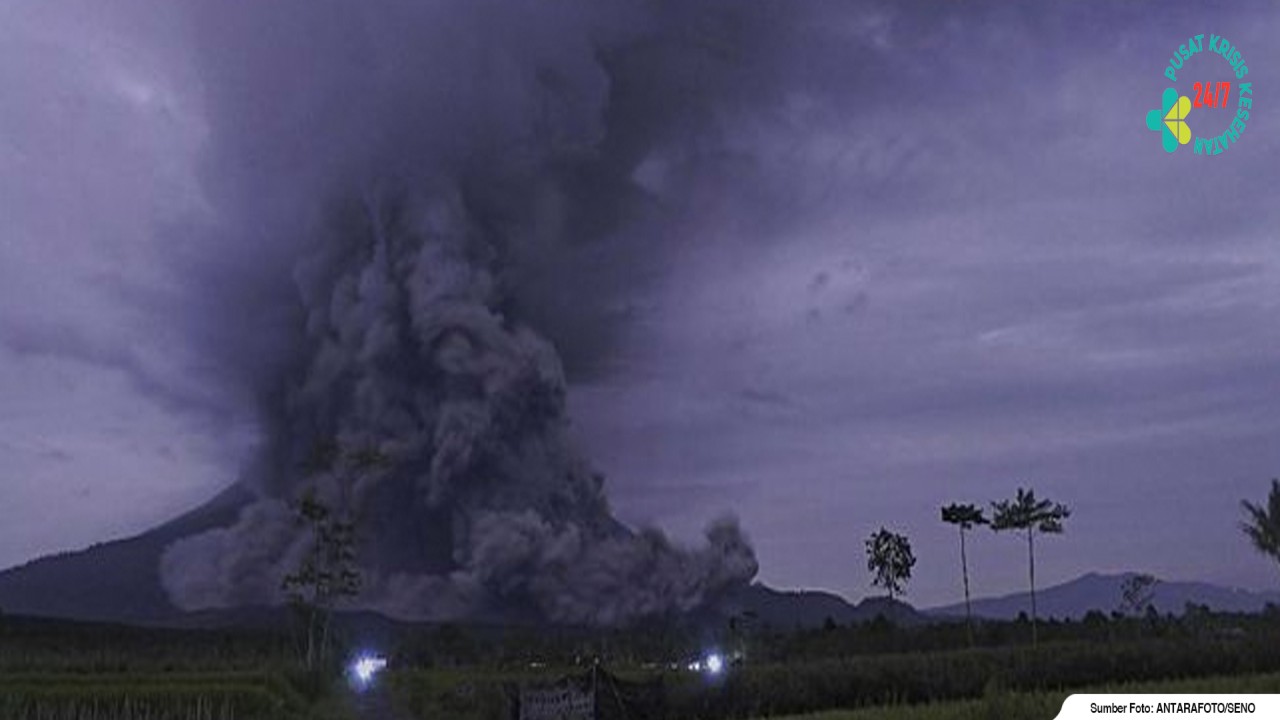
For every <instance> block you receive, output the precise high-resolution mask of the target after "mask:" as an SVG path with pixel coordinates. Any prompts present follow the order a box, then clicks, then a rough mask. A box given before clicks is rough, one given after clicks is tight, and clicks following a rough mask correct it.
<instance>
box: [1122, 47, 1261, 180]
mask: <svg viewBox="0 0 1280 720" xmlns="http://www.w3.org/2000/svg"><path fill="white" fill-rule="evenodd" d="M1205 55H1207V56H1208V57H1207V58H1205V59H1200V58H1201V56H1205ZM1215 58H1216V60H1215ZM1248 75H1249V66H1248V65H1247V64H1246V63H1245V59H1244V54H1243V53H1242V52H1241V51H1240V48H1238V47H1236V46H1235V45H1233V44H1232V43H1231V42H1230V41H1228V40H1227V39H1226V38H1224V37H1222V36H1221V35H1212V34H1209V35H1195V36H1193V37H1190V38H1187V42H1186V43H1185V44H1183V45H1179V46H1178V48H1177V49H1176V50H1174V52H1173V54H1172V55H1171V56H1170V58H1169V65H1168V67H1166V68H1165V69H1164V77H1165V78H1166V79H1167V80H1168V81H1169V82H1171V83H1174V85H1173V86H1172V87H1166V88H1165V90H1164V93H1163V94H1162V95H1161V96H1160V107H1159V108H1158V109H1152V110H1150V111H1148V112H1147V128H1148V129H1149V130H1153V131H1155V132H1158V133H1160V144H1161V145H1162V146H1163V147H1164V151H1165V152H1169V153H1171V152H1175V151H1177V149H1178V148H1179V147H1181V146H1183V145H1188V144H1192V140H1193V139H1194V141H1195V142H1194V144H1193V145H1192V147H1193V148H1194V150H1195V154H1196V155H1220V154H1222V153H1223V152H1226V150H1227V148H1229V147H1231V146H1232V145H1235V144H1236V143H1238V142H1240V135H1241V134H1242V133H1244V130H1245V127H1246V126H1247V125H1248V122H1249V113H1250V112H1251V111H1252V110H1253V82H1252V81H1251V80H1249V79H1248ZM1193 115H1194V120H1192V116H1193ZM1193 128H1194V129H1193Z"/></svg>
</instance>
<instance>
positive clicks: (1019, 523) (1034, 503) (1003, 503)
mask: <svg viewBox="0 0 1280 720" xmlns="http://www.w3.org/2000/svg"><path fill="white" fill-rule="evenodd" d="M991 513H992V519H991V529H992V530H995V531H997V532H999V531H1001V530H1028V529H1034V530H1038V531H1040V532H1042V533H1060V532H1062V529H1063V528H1062V522H1063V521H1064V520H1066V519H1067V518H1068V517H1071V509H1070V508H1068V507H1067V506H1066V505H1063V504H1062V503H1055V502H1053V501H1051V500H1048V499H1043V500H1037V499H1036V493H1035V491H1034V490H1031V489H1023V488H1018V494H1017V496H1016V497H1015V498H1014V499H1013V500H997V501H995V502H993V503H991Z"/></svg>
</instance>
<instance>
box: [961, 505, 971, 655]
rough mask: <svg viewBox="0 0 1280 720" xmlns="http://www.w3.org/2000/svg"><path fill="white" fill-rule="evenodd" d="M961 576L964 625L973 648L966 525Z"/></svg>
mask: <svg viewBox="0 0 1280 720" xmlns="http://www.w3.org/2000/svg"><path fill="white" fill-rule="evenodd" d="M960 574H961V575H963V576H964V624H965V628H966V631H967V633H968V636H969V647H973V608H972V607H970V605H969V558H968V556H967V555H966V553H965V549H964V525H961V526H960Z"/></svg>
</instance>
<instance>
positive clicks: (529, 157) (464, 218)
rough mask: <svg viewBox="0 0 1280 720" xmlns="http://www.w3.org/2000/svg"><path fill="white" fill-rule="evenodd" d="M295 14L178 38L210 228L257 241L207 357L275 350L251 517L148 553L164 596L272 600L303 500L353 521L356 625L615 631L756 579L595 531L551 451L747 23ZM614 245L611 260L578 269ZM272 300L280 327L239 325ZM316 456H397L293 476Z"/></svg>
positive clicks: (572, 456) (292, 10)
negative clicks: (196, 70)
mask: <svg viewBox="0 0 1280 720" xmlns="http://www.w3.org/2000/svg"><path fill="white" fill-rule="evenodd" d="M289 5H290V4H288V3H285V4H281V5H277V4H273V5H272V6H271V8H270V9H268V8H266V7H259V6H258V5H257V4H255V5H254V6H252V7H240V8H236V9H229V8H228V6H226V5H225V4H223V3H217V4H216V6H217V7H212V6H210V7H209V8H206V9H205V10H203V11H202V10H196V11H194V12H195V14H194V16H193V17H192V18H191V20H192V24H191V27H192V28H193V32H194V33H195V35H196V37H197V47H198V48H199V52H200V56H199V58H198V64H199V66H200V70H201V73H202V75H203V78H204V81H205V83H206V85H207V87H206V89H205V96H206V97H205V102H206V104H207V106H208V108H209V111H210V115H211V120H210V122H211V126H210V133H211V135H210V143H209V145H210V147H209V161H208V163H209V170H208V173H207V177H206V188H207V190H208V192H209V193H210V197H211V201H212V202H213V203H214V205H215V206H216V207H217V208H218V209H220V210H222V211H223V213H224V215H223V217H224V220H223V226H222V227H221V228H219V232H221V233H223V234H224V235H225V237H226V238H227V240H226V242H227V243H231V244H235V243H241V244H243V245H244V246H245V247H253V246H255V245H257V244H263V245H264V250H263V252H262V254H261V255H260V256H259V257H258V258H257V261H256V265H255V266H254V267H252V268H247V269H246V270H245V272H244V273H243V275H242V276H241V277H242V279H241V280H240V282H241V283H247V284H249V285H251V284H252V283H254V282H256V283H258V286H257V287H256V288H251V290H252V291H249V292H245V293H243V296H244V297H245V298H247V300H245V301H244V304H243V306H242V307H236V306H235V303H232V304H231V307H230V309H229V310H228V311H227V312H226V313H225V315H226V317H223V318H221V319H218V320H214V321H213V323H212V325H213V327H211V328H210V330H209V332H208V333H207V335H208V337H209V343H210V348H209V352H210V356H211V357H214V358H217V357H227V358H229V357H232V356H234V355H236V353H237V348H235V347H227V346H226V339H227V337H228V336H229V335H230V336H234V335H235V333H236V332H245V331H243V330H229V329H228V328H237V327H238V326H239V324H240V323H241V322H243V323H244V326H245V327H258V328H259V330H258V331H257V332H258V333H259V334H267V333H270V334H273V335H274V336H275V337H273V338H272V339H270V340H263V339H262V338H257V339H254V340H252V342H251V343H250V344H248V345H246V347H252V348H255V349H262V348H282V349H281V351H280V352H279V353H278V354H275V355H272V354H269V353H268V354H264V355H262V356H261V357H259V358H257V361H258V366H259V367H260V368H264V370H260V371H258V376H257V377H254V378H253V384H254V386H255V387H258V388H260V389H261V395H262V400H261V403H262V407H263V414H264V416H265V417H264V424H265V425H266V426H267V429H268V430H267V435H268V437H267V440H266V442H265V444H264V447H263V449H262V452H261V455H260V457H259V459H258V461H257V462H256V463H254V464H253V466H252V468H251V469H250V470H249V471H248V472H247V473H246V478H245V482H246V483H248V484H250V485H251V486H252V487H254V488H255V489H256V490H257V492H258V493H259V499H258V500H257V501H255V502H254V503H252V504H250V505H249V506H248V507H246V508H245V510H244V511H243V512H242V514H241V516H240V519H239V521H238V522H237V523H236V524H235V525H234V526H232V527H229V528H223V529H218V530H214V531H211V532H207V533H204V534H201V535H197V536H194V537H189V538H186V539H183V540H180V541H178V542H177V543H175V544H174V545H172V546H171V547H170V548H169V549H168V550H167V551H166V553H165V554H164V557H163V559H162V563H161V565H162V567H161V570H162V578H163V581H164V584H165V586H166V588H167V590H168V591H169V593H170V596H171V598H172V599H173V600H174V602H175V603H176V604H177V605H179V606H180V607H183V608H187V609H196V608H209V607H226V606H233V605H241V604H258V603H271V602H277V601H279V600H280V579H281V577H282V576H283V575H284V574H285V573H286V572H288V571H289V570H291V569H292V568H293V567H295V566H296V564H297V561H298V558H299V557H300V556H301V554H302V553H304V552H305V551H306V543H307V542H308V538H307V534H306V533H305V532H303V531H302V530H301V529H299V528H298V527H297V525H296V524H295V523H294V522H293V520H292V518H291V516H290V512H289V508H288V503H289V501H290V500H292V499H294V498H296V497H298V496H299V495H300V494H301V493H302V492H304V491H305V490H306V489H308V488H311V487H314V488H315V489H316V490H317V491H318V492H319V494H320V495H321V496H322V497H323V498H325V499H326V500H328V501H329V502H330V503H331V504H333V505H335V506H337V507H339V508H342V509H343V510H344V511H345V512H348V513H350V514H351V515H352V516H354V517H355V518H356V519H357V522H358V526H359V529H360V559H359V563H360V566H361V570H362V571H363V574H364V579H365V585H366V587H365V590H364V592H363V594H362V596H361V598H360V600H359V604H361V605H363V606H367V607H373V608H377V609H381V610H384V611H386V612H388V613H391V614H394V615H397V616H401V617H411V618H463V617H500V616H511V615H513V614H519V615H524V616H537V617H543V618H548V619H552V620H556V621H563V622H587V623H615V622H625V621H627V620H630V619H634V618H636V617H640V616H644V615H649V614H654V613H663V612H669V611H683V610H689V609H692V608H694V607H696V606H698V605H699V604H701V603H703V602H706V601H707V600H708V599H711V598H714V597H715V596H716V595H717V594H718V593H721V592H723V591H725V590H726V589H729V588H731V587H734V586H737V585H740V584H742V583H745V582H748V581H749V580H750V579H751V578H752V577H753V576H754V575H755V572H756V569H757V565H756V561H755V556H754V553H753V551H752V549H751V547H750V545H749V544H748V542H747V540H746V539H745V537H744V536H743V534H742V532H741V531H740V530H739V529H738V527H737V525H736V523H735V522H733V521H732V520H722V521H719V522H716V523H714V524H712V525H711V526H710V527H709V529H708V530H707V534H706V543H705V545H704V546H702V547H700V548H697V549H685V548H680V547H676V546H674V545H673V544H672V543H670V542H669V541H668V540H666V539H665V538H664V537H663V536H662V535H661V534H660V533H658V532H656V531H653V530H644V531H640V532H634V531H632V530H630V529H628V528H626V527H624V526H622V525H621V524H620V523H618V522H617V521H616V520H615V519H614V518H613V516H612V514H611V512H610V510H609V506H608V503H607V500H606V497H605V493H604V489H603V479H602V477H601V476H600V475H599V474H598V473H597V472H595V471H594V470H593V468H592V467H591V465H590V463H589V462H588V461H587V460H586V459H584V458H583V457H582V456H581V455H580V454H579V453H578V451H577V450H576V449H575V448H574V447H573V445H572V443H571V442H570V440H569V438H568V435H567V425H568V420H567V417H566V414H565V393H566V384H565V371H564V367H563V366H562V361H561V357H560V356H559V355H558V354H557V350H556V346H555V345H553V341H554V342H555V343H557V344H562V345H565V346H567V347H568V348H569V350H570V354H569V355H568V358H569V361H570V363H569V367H570V370H571V371H574V372H579V373H583V374H585V373H590V372H592V371H594V370H595V369H596V368H597V366H598V364H599V362H600V358H601V357H602V356H603V355H607V347H608V344H609V338H608V335H609V329H608V328H609V327H610V320H609V318H610V314H611V313H614V312H616V310H617V306H618V304H619V303H620V302H622V298H621V295H620V294H619V290H618V287H619V286H621V285H625V283H623V282H620V280H621V279H622V278H626V277H627V275H628V273H632V272H641V271H643V270H644V268H645V264H644V263H645V257H646V255H647V254H648V253H647V252H646V250H647V251H649V252H652V250H653V248H652V243H653V242H654V241H653V237H654V236H655V233H653V232H651V231H650V232H644V231H642V229H643V228H645V227H646V226H649V227H650V230H651V229H652V226H653V225H654V224H655V223H660V222H661V220H660V219H659V218H660V216H661V212H660V210H659V209H655V207H654V202H653V198H652V197H650V196H649V195H647V194H646V193H645V192H644V191H642V190H641V188H640V187H639V185H638V184H637V183H636V182H633V180H632V176H633V174H634V173H635V172H636V170H637V168H638V167H639V166H640V164H641V163H642V162H644V161H645V160H646V159H647V158H650V157H651V156H652V155H653V154H654V153H657V152H660V151H661V152H665V153H667V154H668V155H670V156H677V157H684V158H688V157H691V156H692V155H693V154H695V153H697V152H700V151H705V150H706V148H705V147H701V148H700V147H699V143H706V142H708V138H709V137H710V136H711V129H712V127H711V126H712V125H714V122H713V120H714V111H715V109H716V107H717V106H718V105H724V104H727V103H732V102H733V96H734V94H735V93H736V92H738V91H739V90H740V89H741V88H740V86H739V85H736V84H735V82H733V78H732V77H731V75H730V74H726V73H727V72H728V71H726V70H724V69H723V67H724V66H725V62H726V61H725V57H726V56H728V57H732V56H733V53H734V52H735V47H736V45H737V44H741V45H742V47H747V46H749V45H751V43H752V38H751V37H750V34H751V28H752V26H751V23H750V22H746V21H747V20H751V21H752V22H756V23H760V22H762V21H763V19H762V18H760V17H755V18H743V17H738V16H735V15H733V14H726V12H728V11H729V8H727V7H726V8H719V9H714V8H712V9H704V11H700V12H690V11H687V10H685V9H682V8H681V7H680V6H679V5H678V4H673V5H671V6H667V5H664V4H661V3H657V4H646V5H638V6H636V7H634V8H631V9H630V10H629V11H623V12H617V13H611V16H610V19H609V21H608V22H606V21H604V20H603V19H602V18H600V17H597V16H596V15H595V12H594V11H593V10H591V8H593V7H595V5H594V4H591V3H583V4H582V5H581V6H576V7H571V6H570V5H568V4H557V5H555V6H554V7H552V6H546V5H534V4H530V5H524V4H519V3H514V4H513V3H505V2H504V3H485V2H481V3H468V4H466V5H465V6H464V5H452V4H443V5H436V4H431V5H424V4H421V3H408V2H404V3H401V2H386V3H376V4H371V5H368V6H366V5H364V4H361V5H359V6H357V5H356V4H352V3H311V2H308V3H302V4H296V6H295V7H289ZM282 7H283V9H282ZM614 10H615V11H616V10H618V8H614ZM744 23H745V24H744ZM690 28H691V29H690ZM690 33H692V34H690ZM735 62H736V64H738V65H742V66H743V70H744V71H746V72H750V71H751V68H750V67H749V65H748V64H745V63H741V62H740V58H738V59H737V60H735ZM713 152H714V151H713ZM668 164H669V165H673V166H678V163H668ZM678 174H679V173H678V169H677V170H672V171H671V172H670V173H669V175H672V176H677V175H678ZM637 238H639V239H637ZM607 243H613V245H612V246H610V250H611V252H610V253H609V255H610V257H611V258H614V260H613V262H611V263H592V262H591V259H592V258H596V257H599V255H596V254H594V251H593V248H595V247H598V246H600V245H601V244H607ZM619 258H620V259H619ZM286 271H287V277H286V275H285V273H286ZM245 277H247V278H249V279H248V280H245V279H243V278H245ZM286 282H287V283H288V284H289V285H291V286H292V287H293V288H295V289H296V296H295V297H294V298H293V300H292V302H293V304H294V306H295V307H297V308H298V311H297V312H294V313H289V312H280V311H279V308H273V309H272V311H271V312H270V313H267V312H265V311H261V312H260V311H258V310H257V309H256V308H255V306H254V305H253V302H261V301H262V300H263V298H270V297H277V296H278V288H279V287H280V286H282V285H283V284H284V283H286ZM251 301H252V302H251ZM264 317H269V318H271V319H272V321H270V322H266V321H263V318H264ZM566 317H567V318H568V319H569V321H570V323H572V325H568V324H566V323H565V318H566ZM543 332H545V333H547V334H548V335H547V336H549V337H550V338H551V339H552V340H551V341H549V340H548V339H547V336H544V334H542V333H543ZM282 338H283V339H282ZM234 364H235V366H236V367H239V368H246V367H249V368H252V367H253V363H251V362H246V359H245V358H243V357H240V358H237V359H236V361H235V363H234ZM247 372H249V371H247ZM263 373H265V375H264V374H263ZM330 439H336V440H337V442H338V444H339V445H340V446H341V447H346V448H361V449H367V448H376V449H377V450H378V451H380V453H381V454H383V455H384V456H385V457H386V458H388V460H389V462H388V463H387V464H385V465H383V466H381V467H379V468H377V469H376V470H368V471H364V472H359V473H351V472H342V471H337V472H331V473H329V474H327V475H320V476H315V475H309V474H308V473H307V472H305V471H304V470H303V468H304V465H305V463H304V460H305V459H306V457H307V455H308V453H310V452H311V451H312V449H313V448H315V447H316V446H317V444H319V443H323V442H325V441H327V440H330Z"/></svg>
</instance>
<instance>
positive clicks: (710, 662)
mask: <svg viewBox="0 0 1280 720" xmlns="http://www.w3.org/2000/svg"><path fill="white" fill-rule="evenodd" d="M702 666H703V667H705V668H706V669H707V672H709V673H711V674H712V675H719V674H720V673H721V672H723V671H724V658H723V657H721V656H720V655H719V654H718V653H711V654H710V655H708V656H707V659H706V660H704V661H703V663H702Z"/></svg>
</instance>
